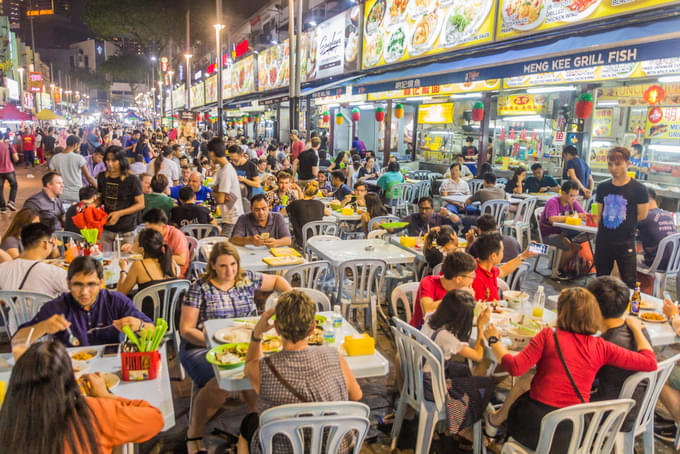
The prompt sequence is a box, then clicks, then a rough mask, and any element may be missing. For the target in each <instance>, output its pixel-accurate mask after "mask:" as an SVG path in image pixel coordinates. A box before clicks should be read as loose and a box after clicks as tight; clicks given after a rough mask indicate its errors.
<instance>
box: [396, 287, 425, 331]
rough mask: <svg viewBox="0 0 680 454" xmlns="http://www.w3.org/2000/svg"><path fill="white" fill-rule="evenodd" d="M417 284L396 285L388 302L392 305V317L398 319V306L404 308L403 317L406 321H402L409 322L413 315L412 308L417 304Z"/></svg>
mask: <svg viewBox="0 0 680 454" xmlns="http://www.w3.org/2000/svg"><path fill="white" fill-rule="evenodd" d="M419 285H420V283H418V282H407V283H406V284H401V285H397V286H396V287H395V288H394V290H392V295H391V297H390V302H391V303H392V315H393V316H394V317H399V311H398V309H399V304H400V303H401V305H402V306H403V308H404V315H405V316H406V319H405V320H404V321H406V322H408V321H409V320H411V316H412V315H413V307H414V306H415V304H416V303H417V301H416V295H417V293H418V286H419Z"/></svg>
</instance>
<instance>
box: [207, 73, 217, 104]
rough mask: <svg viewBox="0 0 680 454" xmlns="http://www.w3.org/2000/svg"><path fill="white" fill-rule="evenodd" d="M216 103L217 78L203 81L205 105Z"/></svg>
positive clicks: (213, 77)
mask: <svg viewBox="0 0 680 454" xmlns="http://www.w3.org/2000/svg"><path fill="white" fill-rule="evenodd" d="M213 102H217V76H212V77H208V78H207V79H206V80H205V103H206V104H210V103H213Z"/></svg>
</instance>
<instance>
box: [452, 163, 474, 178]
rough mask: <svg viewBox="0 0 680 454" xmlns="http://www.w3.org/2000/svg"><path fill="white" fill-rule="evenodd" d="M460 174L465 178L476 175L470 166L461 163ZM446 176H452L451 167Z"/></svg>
mask: <svg viewBox="0 0 680 454" xmlns="http://www.w3.org/2000/svg"><path fill="white" fill-rule="evenodd" d="M460 176H461V177H463V178H468V177H473V176H474V175H472V172H470V169H469V168H468V166H466V165H465V164H461V165H460ZM446 178H451V170H450V169H449V170H447V171H446Z"/></svg>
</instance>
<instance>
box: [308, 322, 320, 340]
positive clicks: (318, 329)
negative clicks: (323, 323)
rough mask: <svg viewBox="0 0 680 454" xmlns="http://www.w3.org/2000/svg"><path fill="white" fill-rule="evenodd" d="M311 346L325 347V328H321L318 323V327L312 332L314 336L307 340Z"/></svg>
mask: <svg viewBox="0 0 680 454" xmlns="http://www.w3.org/2000/svg"><path fill="white" fill-rule="evenodd" d="M307 344H309V345H323V328H320V327H319V326H318V323H317V327H316V328H314V331H312V335H311V336H309V339H308V340H307Z"/></svg>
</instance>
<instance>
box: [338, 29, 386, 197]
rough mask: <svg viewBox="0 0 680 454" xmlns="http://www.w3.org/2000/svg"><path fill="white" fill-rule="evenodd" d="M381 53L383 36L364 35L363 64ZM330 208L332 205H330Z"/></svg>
mask: <svg viewBox="0 0 680 454" xmlns="http://www.w3.org/2000/svg"><path fill="white" fill-rule="evenodd" d="M382 53H383V36H382V34H380V33H377V34H375V35H369V36H366V46H365V47H364V65H366V66H374V65H376V64H377V63H378V62H379V61H380V56H381V55H382ZM331 208H333V206H332V205H331Z"/></svg>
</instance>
